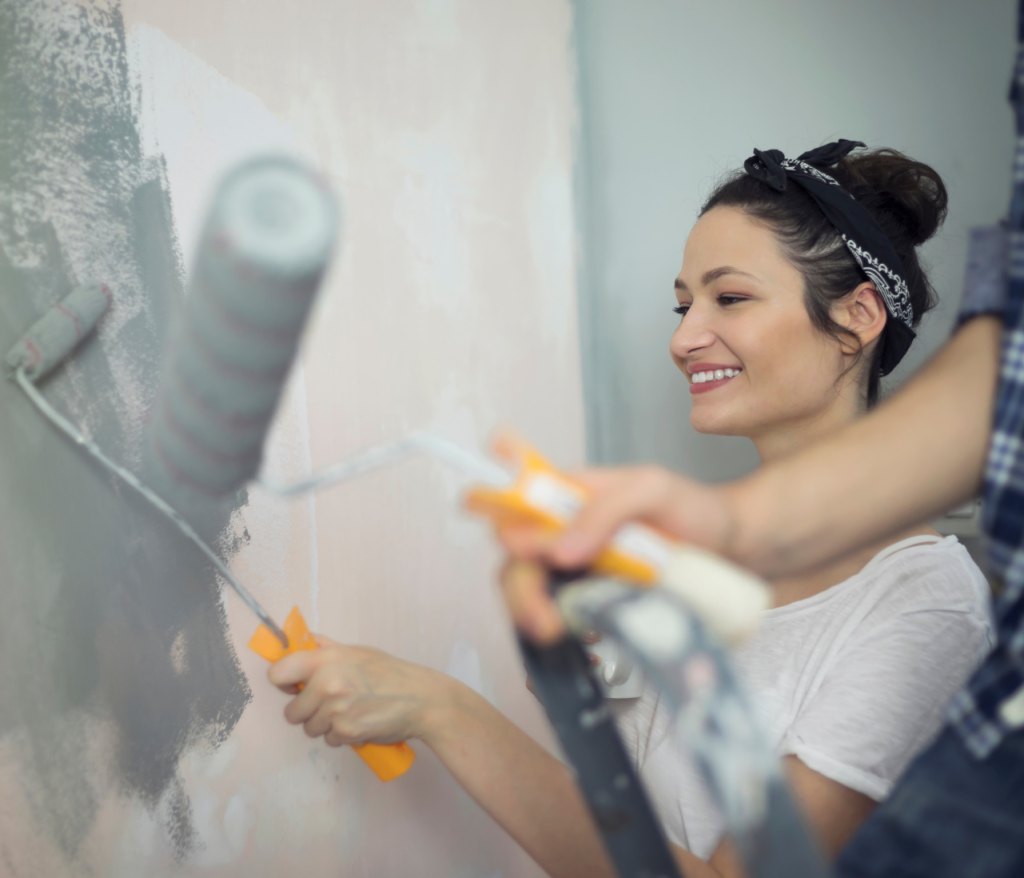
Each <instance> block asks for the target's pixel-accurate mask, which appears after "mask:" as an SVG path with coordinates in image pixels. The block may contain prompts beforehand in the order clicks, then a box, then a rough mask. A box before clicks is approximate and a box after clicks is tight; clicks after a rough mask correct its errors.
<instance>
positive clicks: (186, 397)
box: [4, 157, 415, 780]
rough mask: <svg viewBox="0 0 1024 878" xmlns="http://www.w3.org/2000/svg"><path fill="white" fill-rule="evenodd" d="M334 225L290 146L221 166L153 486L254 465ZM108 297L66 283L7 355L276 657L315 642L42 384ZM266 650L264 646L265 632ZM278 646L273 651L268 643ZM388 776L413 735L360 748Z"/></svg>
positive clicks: (409, 755) (317, 186)
mask: <svg viewBox="0 0 1024 878" xmlns="http://www.w3.org/2000/svg"><path fill="white" fill-rule="evenodd" d="M337 229H338V210H337V205H336V203H335V201H334V199H333V197H332V196H331V193H330V191H329V189H328V187H327V185H326V184H325V182H324V181H323V179H322V178H320V177H319V176H318V175H316V174H313V173H311V172H310V171H309V170H308V169H307V168H305V167H304V166H303V165H301V164H299V163H298V162H295V161H294V160H292V159H289V158H285V157H261V158H256V159H253V160H250V161H248V162H245V163H244V164H242V165H240V166H239V167H237V168H236V169H235V170H233V171H232V172H231V173H229V174H228V176H227V177H226V178H225V180H224V182H223V183H222V184H221V186H220V188H219V189H218V191H217V194H216V196H215V198H214V200H213V206H212V209H211V211H210V213H209V216H208V218H207V222H206V224H205V226H204V230H203V234H202V238H201V241H200V245H199V255H198V258H197V261H196V266H195V269H194V272H193V283H192V288H191V291H190V295H189V297H188V300H187V303H186V306H185V309H184V312H183V315H182V318H181V320H180V321H179V324H178V327H177V329H176V331H175V333H174V334H173V335H172V339H173V341H172V343H171V345H170V346H169V350H168V353H167V355H166V356H165V367H164V374H163V377H162V380H161V386H160V389H159V392H158V403H157V406H156V413H155V419H154V422H153V426H152V429H151V433H150V439H151V441H152V444H153V447H154V449H155V451H156V457H157V459H158V460H159V462H160V464H161V467H160V470H159V472H158V475H157V480H158V482H162V485H161V487H165V488H167V487H169V486H170V485H171V484H178V483H184V484H186V485H188V486H190V487H191V488H195V489H199V490H202V491H204V492H205V493H209V494H223V493H226V492H228V491H230V490H233V489H234V488H237V487H238V486H240V485H241V484H242V483H244V482H245V481H246V480H247V479H248V478H249V477H251V476H252V475H253V474H254V473H255V472H256V470H257V468H258V466H259V462H260V457H261V452H262V445H263V439H264V436H265V434H266V431H267V429H268V426H269V424H270V420H271V419H272V417H273V414H274V411H275V409H276V407H277V403H278V401H279V398H280V395H281V391H282V389H283V385H284V381H285V379H286V377H287V374H288V370H289V368H290V365H291V362H292V359H293V358H294V355H295V353H296V350H297V347H298V342H299V336H300V334H301V332H302V329H303V327H304V325H305V323H306V320H307V317H308V315H309V310H310V307H311V305H312V302H313V299H314V298H315V295H316V292H317V289H318V287H319V284H320V280H321V278H322V276H323V272H324V270H325V268H326V266H327V263H328V260H329V258H330V255H331V251H332V249H333V245H334V240H335V237H336V235H337ZM110 303H111V293H110V290H109V288H108V287H107V286H105V285H102V284H86V285H84V286H81V287H78V288H77V289H75V290H73V291H72V292H71V293H70V294H69V295H68V296H67V297H66V298H65V299H63V300H62V301H61V302H59V303H58V304H57V305H55V306H54V307H53V308H51V309H50V310H49V311H47V312H46V313H45V314H44V315H43V316H42V317H41V318H40V319H39V320H38V321H37V322H36V323H35V324H33V325H32V327H30V329H29V330H28V332H26V333H25V334H24V335H23V336H22V337H21V338H20V339H19V340H18V341H17V342H16V343H15V345H14V346H13V347H12V348H11V349H10V351H9V352H8V354H7V355H6V357H5V359H4V364H5V366H6V368H7V369H8V370H10V371H11V372H13V374H14V378H15V380H16V381H17V383H18V385H19V386H20V387H21V389H22V390H23V391H24V392H25V394H26V395H27V396H28V398H29V399H30V400H31V401H32V403H33V404H34V405H35V406H36V407H37V408H38V409H39V411H40V412H41V413H42V414H43V415H44V416H45V417H46V418H47V419H48V420H49V421H51V422H52V423H53V424H54V425H55V426H56V427H57V428H58V429H59V430H61V431H62V432H63V433H65V434H66V435H67V436H68V437H69V438H70V439H71V440H72V441H73V442H75V443H76V444H77V445H78V446H80V447H81V448H83V449H84V450H85V451H86V452H87V453H88V454H90V455H91V456H92V457H93V458H95V459H96V460H97V461H98V462H99V463H100V464H101V465H102V466H104V467H105V468H106V469H108V470H109V471H111V472H113V473H115V474H116V475H117V476H118V477H119V478H121V479H123V480H124V481H125V482H126V483H127V484H128V485H129V486H131V487H132V488H134V489H135V490H136V491H137V492H138V493H139V494H140V495H141V496H142V497H144V498H145V499H146V500H147V501H148V502H149V503H150V504H152V505H153V506H154V507H155V508H156V509H157V510H158V511H159V512H161V513H162V514H163V515H165V516H166V517H167V518H168V519H169V520H170V521H172V522H173V523H174V524H175V526H176V527H177V528H178V530H179V531H180V532H181V533H182V534H183V535H184V536H185V537H186V538H187V539H189V540H190V541H191V542H192V543H193V544H194V545H195V546H196V547H197V548H198V549H199V550H200V551H201V552H202V553H203V554H204V555H205V556H206V557H207V558H208V559H209V560H210V561H211V562H212V563H213V564H214V566H215V567H216V569H217V571H218V573H220V575H221V576H222V577H223V578H224V580H225V581H226V582H227V583H228V584H229V585H230V586H231V587H232V588H233V589H234V590H235V592H236V593H237V594H238V595H239V597H240V598H241V599H242V600H243V601H244V602H245V604H246V605H247V606H248V607H249V608H250V609H251V610H252V611H253V612H254V613H255V614H256V616H257V617H258V618H259V619H260V621H261V623H262V624H261V626H260V631H261V632H263V633H265V634H266V635H267V636H269V637H270V639H271V640H272V641H273V643H274V647H273V650H276V652H275V655H277V656H279V655H281V654H284V653H285V652H288V651H294V650H295V649H308V648H315V645H316V644H315V641H314V640H313V638H312V636H311V635H310V634H309V632H308V631H306V630H305V625H304V623H301V616H298V617H297V618H296V613H295V612H293V614H292V616H290V617H289V620H288V623H286V627H289V628H290V630H291V631H292V635H293V636H292V638H291V639H290V638H289V637H288V635H287V634H286V633H285V630H283V629H282V628H281V627H280V626H279V625H278V624H277V623H276V622H275V621H274V620H273V619H272V618H271V616H270V614H269V613H267V611H266V610H265V609H264V608H263V607H262V606H261V605H260V604H259V602H257V601H256V599H255V598H254V597H253V596H252V595H251V594H250V593H249V591H248V590H247V589H246V588H245V587H244V586H243V585H242V584H241V583H240V582H239V581H238V579H237V578H236V577H235V576H234V575H233V574H232V572H231V571H230V570H229V569H228V567H227V565H225V564H224V562H223V561H222V560H221V558H220V557H219V556H218V555H217V554H216V553H215V552H214V551H213V550H212V549H211V548H210V546H209V545H208V544H207V543H206V542H205V541H204V540H203V539H202V538H201V537H200V536H199V534H198V533H196V531H195V530H194V529H193V528H192V526H191V525H190V524H189V523H188V521H187V520H186V519H185V518H184V517H183V516H182V515H181V514H180V513H179V512H178V511H177V510H176V509H175V508H174V507H173V506H171V504H170V503H168V502H167V501H166V500H165V499H164V497H163V496H161V494H159V493H157V492H156V491H154V490H153V489H152V488H151V487H149V486H147V485H145V484H143V483H142V482H141V481H140V480H139V479H138V478H137V477H136V475H135V474H134V473H132V472H130V471H129V470H127V469H125V468H124V467H122V466H120V465H119V464H117V463H115V462H114V461H113V460H111V459H110V458H109V457H107V456H106V455H105V454H104V453H103V451H102V449H100V448H99V447H98V446H97V445H96V443H94V442H92V441H91V440H89V439H88V438H86V437H85V436H84V435H83V434H82V432H81V431H80V430H79V429H78V428H77V427H76V426H75V425H74V424H73V423H71V422H70V421H69V420H68V419H67V418H65V417H64V416H63V415H61V414H60V413H59V412H58V411H57V410H56V409H55V408H54V407H53V406H52V405H51V404H50V403H49V401H48V400H47V399H46V397H45V396H44V395H43V394H42V393H41V392H40V390H39V389H38V388H37V387H36V383H37V382H39V381H40V380H42V379H43V378H45V377H46V376H47V375H48V374H49V373H50V372H51V371H52V370H53V369H54V368H56V366H57V365H59V364H60V363H61V362H63V360H64V359H65V358H66V357H67V356H69V355H70V354H71V352H72V351H73V350H74V348H75V347H76V346H77V345H78V344H79V343H81V341H82V340H83V339H84V338H85V337H86V336H87V335H88V334H89V333H90V332H91V331H92V330H93V328H94V327H95V326H96V324H97V323H98V322H99V320H100V318H101V317H102V316H103V314H104V313H105V311H106V310H107V308H108V307H109V306H110ZM263 647H264V650H265V651H266V650H270V647H268V646H267V643H266V641H264V642H263ZM273 650H272V651H273ZM355 749H356V751H357V752H358V753H359V755H360V756H361V757H362V758H363V759H364V761H366V762H367V764H368V765H369V766H370V768H372V769H373V770H374V772H375V773H377V775H378V777H380V778H381V779H382V780H390V779H391V778H393V777H397V776H399V775H401V774H403V773H404V772H405V771H406V770H408V768H409V766H411V765H412V761H413V759H415V752H414V751H413V750H412V749H411V748H410V747H408V745H405V744H400V745H395V746H391V747H379V746H376V745H367V746H366V747H363V748H355Z"/></svg>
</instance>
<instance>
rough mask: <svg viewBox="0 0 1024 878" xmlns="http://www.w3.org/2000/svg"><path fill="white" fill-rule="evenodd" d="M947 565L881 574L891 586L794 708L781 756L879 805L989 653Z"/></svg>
mask: <svg viewBox="0 0 1024 878" xmlns="http://www.w3.org/2000/svg"><path fill="white" fill-rule="evenodd" d="M941 560H942V559H940V561H941ZM945 560H946V561H947V563H945V564H943V563H934V564H924V565H922V564H920V563H917V564H915V563H909V564H908V563H898V564H894V565H890V566H889V568H888V569H886V570H885V571H884V572H883V573H882V574H881V575H883V576H886V578H888V579H890V580H891V582H890V585H889V587H888V588H886V589H884V590H883V591H882V597H881V599H880V600H879V601H878V602H877V603H876V604H875V605H874V606H873V607H872V609H871V610H870V611H869V612H868V614H867V615H866V616H865V618H864V619H862V620H861V621H860V623H859V624H858V625H857V626H856V628H855V629H854V630H853V631H852V632H851V633H850V634H849V636H848V637H847V639H846V641H845V643H844V644H843V646H842V647H841V649H840V651H839V652H838V654H837V655H836V657H835V660H834V661H833V662H832V663H831V664H830V666H829V669H828V671H827V673H826V675H825V677H824V679H823V680H822V682H821V685H820V686H818V687H817V688H816V690H815V692H814V694H813V695H812V696H811V697H810V698H809V699H808V701H807V703H806V704H804V705H802V706H801V709H800V710H799V712H798V713H797V716H796V718H795V720H794V721H793V723H792V725H791V726H790V727H789V729H788V730H787V732H786V734H785V735H784V737H783V741H782V746H781V751H780V755H790V754H792V755H794V756H796V757H797V758H798V759H800V761H801V762H803V763H804V764H805V765H807V766H808V767H809V768H811V769H813V770H814V771H817V772H818V773H820V774H823V775H825V776H826V777H829V778H831V779H832V780H835V781H837V782H838V783H841V784H843V785H844V786H847V787H850V788H851V789H854V790H857V791H858V792H861V793H863V794H864V795H866V796H869V797H870V798H872V799H875V800H876V801H881V800H882V799H884V798H885V797H886V796H887V795H888V794H889V792H890V790H891V789H892V785H893V782H894V781H895V780H896V778H898V777H899V776H900V775H901V774H902V773H903V771H904V769H905V768H906V767H907V764H908V763H909V762H910V760H911V759H912V758H913V757H914V756H915V755H916V754H917V753H918V752H920V751H921V750H922V749H923V748H924V747H925V746H926V745H927V744H928V743H929V742H930V741H931V740H932V739H933V738H934V736H935V735H936V734H937V733H938V731H939V728H940V726H941V724H942V710H943V708H944V707H945V705H946V703H947V702H948V701H949V699H950V698H951V697H952V696H953V694H954V693H955V692H956V691H957V690H958V689H959V688H960V687H961V686H962V685H963V683H964V682H965V681H966V680H967V678H968V676H969V675H970V673H971V672H972V671H973V670H974V668H975V667H976V665H977V664H978V662H979V661H980V660H981V658H982V657H983V656H984V654H985V653H986V652H987V650H988V648H989V645H990V636H991V635H990V631H989V628H988V623H987V618H986V615H985V613H984V611H983V610H981V609H980V608H979V607H978V599H977V589H976V586H975V585H974V584H973V583H972V580H971V575H970V573H969V572H968V571H967V570H966V569H965V567H964V564H963V563H961V562H960V561H959V559H956V558H948V557H947V558H946V559H945Z"/></svg>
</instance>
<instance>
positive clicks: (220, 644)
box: [0, 0, 250, 861]
mask: <svg viewBox="0 0 1024 878" xmlns="http://www.w3.org/2000/svg"><path fill="white" fill-rule="evenodd" d="M166 191H167V190H166V186H165V184H164V182H163V179H162V168H161V167H160V164H159V163H158V162H156V163H154V162H152V161H149V162H147V161H144V160H143V158H142V155H141V151H140V145H139V136H138V131H137V129H136V124H135V117H134V114H133V110H132V94H131V90H130V88H129V81H128V72H127V63H126V57H125V40H124V28H123V23H122V20H121V15H120V12H119V10H118V8H117V7H116V6H115V7H114V8H112V9H99V8H96V7H91V6H90V7H82V6H78V5H77V4H75V3H71V2H60V0H28V2H27V0H0V351H6V350H7V348H8V347H9V346H10V345H11V344H13V343H14V341H15V340H16V339H17V338H18V336H19V335H20V334H21V332H23V331H24V330H25V329H26V328H27V327H28V326H29V325H31V323H32V322H33V321H34V320H35V319H36V318H37V317H38V316H39V315H40V314H42V313H43V312H44V311H45V310H46V309H47V308H48V307H49V306H51V305H52V304H53V303H55V302H56V301H57V300H59V299H60V298H61V297H63V296H64V295H66V294H67V293H68V292H69V291H70V289H71V288H72V287H73V286H74V285H75V284H76V283H79V282H82V281H84V280H90V279H93V278H96V279H102V280H103V281H105V282H106V283H108V284H109V285H110V286H111V288H112V290H113V296H114V298H113V305H112V308H111V310H110V312H109V313H108V315H107V316H106V317H105V318H104V320H103V321H102V322H101V324H100V327H99V333H98V335H97V336H96V337H94V338H92V339H91V340H90V341H88V342H87V343H86V344H85V345H83V346H82V347H81V348H79V350H78V351H77V353H76V354H75V356H74V358H73V360H71V361H70V362H69V363H68V364H67V365H66V366H65V367H63V368H60V369H58V370H57V371H56V372H55V373H54V375H53V376H52V377H51V378H49V379H48V380H47V381H46V382H44V383H43V385H42V386H43V389H44V391H45V392H46V394H47V395H48V397H49V398H50V399H51V400H53V401H55V403H56V404H57V405H58V406H59V407H60V408H62V409H63V410H64V411H65V412H67V413H68V414H70V416H71V417H72V419H73V420H75V421H76V422H77V423H79V424H80V425H81V426H82V427H83V428H84V429H85V430H86V431H87V432H89V433H90V434H91V435H92V437H93V438H94V439H95V440H96V441H97V442H98V443H99V444H100V445H101V447H103V448H104V449H105V450H106V451H107V452H108V453H109V454H110V455H111V456H113V457H114V458H115V459H118V460H120V461H122V462H124V463H125V464H127V465H128V466H130V467H133V468H138V469H141V470H142V471H143V472H144V473H145V472H147V471H148V470H149V464H148V462H147V461H146V460H145V451H144V443H143V441H142V433H143V426H144V424H145V422H146V419H147V415H148V411H149V406H150V404H151V402H152V397H153V393H154V391H155V388H156V385H157V377H158V363H159V352H160V346H161V342H162V338H163V334H164V331H165V329H166V327H167V325H168V323H169V321H170V320H171V319H172V316H173V312H174V310H175V307H176V304H177V303H178V302H179V300H180V299H181V298H182V271H181V266H180V259H179V258H178V252H179V251H178V247H177V242H176V240H175V235H174V228H173V224H172V213H171V205H170V203H169V199H168V197H167V194H166ZM244 503H245V496H244V494H238V495H235V496H232V497H231V498H230V499H229V500H228V501H225V502H222V503H218V504H213V503H209V504H204V505H200V504H198V503H197V504H196V505H193V506H191V507H190V508H189V509H188V510H187V512H188V514H189V517H190V518H191V519H192V521H193V523H194V524H195V525H196V527H197V529H198V530H199V531H200V533H201V534H202V535H203V536H204V537H206V538H208V539H213V540H216V539H217V537H218V535H219V534H221V533H222V532H223V531H224V529H225V527H226V525H227V523H228V518H229V516H230V514H231V512H232V511H233V510H234V509H236V508H238V507H239V506H241V505H243V504H244ZM0 521H2V522H3V525H2V527H0V582H2V587H0V705H2V707H0V735H3V744H4V745H5V747H13V748H14V751H15V753H16V757H17V760H18V763H19V765H20V768H21V774H22V776H23V778H24V781H25V782H24V785H23V790H22V792H23V794H24V795H25V796H26V798H27V800H28V801H29V803H30V806H31V809H32V812H33V816H34V817H35V819H36V821H37V823H38V825H39V827H40V828H41V830H42V831H43V832H45V833H46V834H47V835H48V836H49V838H50V839H51V841H52V842H53V843H55V844H56V845H57V846H58V847H59V849H60V850H61V851H62V852H63V855H64V856H65V857H66V858H67V859H68V860H69V861H74V859H75V857H76V854H77V852H78V850H79V846H80V844H81V843H82V841H83V839H84V838H85V837H86V835H87V834H88V832H89V830H90V828H91V826H92V824H93V821H94V818H95V815H96V813H97V809H98V807H99V806H100V804H101V802H102V800H103V798H104V797H105V796H106V795H111V794H121V795H127V796H131V797H137V798H139V799H141V800H142V801H143V802H144V803H146V804H147V805H148V806H150V807H151V808H153V809H159V812H160V814H161V815H162V817H163V819H164V821H165V823H166V825H167V830H168V837H169V840H170V841H171V843H172V845H173V847H174V849H175V850H176V851H177V853H178V854H179V855H183V854H184V853H185V852H187V851H188V850H189V849H190V846H191V844H192V841H193V835H192V828H191V822H190V806H189V802H188V800H187V797H186V796H185V794H184V792H183V787H182V785H181V783H180V780H179V775H178V761H179V758H180V757H181V755H182V754H183V753H184V752H185V751H186V750H187V749H189V748H191V747H194V746H197V745H200V744H207V745H210V746H216V745H217V744H218V743H219V742H221V741H223V740H224V739H225V737H226V736H227V735H228V734H229V732H230V731H231V729H232V728H233V727H234V725H235V723H236V722H237V721H238V718H239V716H240V715H241V713H242V710H243V709H244V707H245V705H246V703H247V702H248V700H249V698H250V692H249V688H248V685H247V683H246V680H245V677H244V675H243V674H242V672H241V669H240V667H239V664H238V660H237V656H236V655H235V654H234V651H233V649H232V646H231V644H230V641H229V639H228V637H227V627H226V620H225V616H224V612H223V608H222V606H221V603H220V597H219V591H218V587H217V584H216V581H215V579H214V576H213V573H212V571H211V570H210V569H209V566H208V565H207V564H204V563H203V560H202V559H201V558H200V557H199V556H198V553H197V552H195V551H194V550H193V548H192V547H191V546H189V545H187V544H185V543H184V542H183V541H182V540H181V539H180V538H179V536H178V535H177V534H176V532H175V531H174V529H173V527H172V526H171V525H170V524H169V523H167V522H166V521H164V520H163V519H161V518H160V516H159V515H157V514H156V513H155V512H154V511H153V510H152V509H150V508H149V507H148V506H147V505H146V504H145V502H144V501H142V500H141V499H140V498H138V497H136V496H135V495H134V493H133V492H131V491H129V490H126V489H125V488H124V487H123V486H121V485H119V484H118V483H117V482H116V481H115V480H113V479H112V478H111V477H109V476H108V475H107V474H106V473H105V472H103V471H102V470H101V469H99V468H98V466H97V465H95V464H94V463H93V462H92V461H90V460H89V459H87V458H86V457H85V456H84V455H82V454H80V453H79V452H78V450H77V449H75V448H73V447H71V445H70V444H69V443H68V442H66V441H65V440H64V439H63V438H62V437H61V436H60V435H58V434H57V433H56V432H55V431H54V430H52V429H51V428H50V426H49V425H48V424H47V423H46V422H44V421H43V419H42V418H41V417H40V416H39V415H38V413H37V412H36V411H35V410H34V409H32V408H31V406H30V404H29V403H28V401H27V400H26V399H24V398H23V397H22V396H21V395H20V393H19V391H18V390H17V388H16V387H15V386H14V385H13V384H11V383H10V382H2V383H0ZM222 548H226V549H228V550H230V549H232V548H235V547H234V546H232V545H231V544H230V543H228V544H227V545H222ZM176 641H177V642H178V644H179V645H180V644H182V643H183V644H184V655H183V661H182V660H181V659H182V656H180V655H179V656H176V657H175V658H173V659H172V645H173V644H175V642H176ZM176 665H177V667H176ZM94 720H95V721H96V722H93V721H94ZM101 726H102V727H103V728H113V730H114V732H115V737H116V741H115V746H114V748H113V751H112V752H113V757H112V764H110V765H101V764H97V763H96V761H95V760H96V749H95V748H94V747H93V744H94V740H93V737H92V736H93V735H94V734H96V730H97V729H99V728H100V727H101ZM111 779H112V781H111ZM111 783H112V786H111ZM8 841H10V840H8ZM5 856H7V854H5Z"/></svg>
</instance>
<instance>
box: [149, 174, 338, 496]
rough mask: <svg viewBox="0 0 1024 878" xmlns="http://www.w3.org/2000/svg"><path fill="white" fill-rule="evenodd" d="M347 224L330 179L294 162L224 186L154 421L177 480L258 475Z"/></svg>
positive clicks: (164, 460)
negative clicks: (302, 338)
mask: <svg viewBox="0 0 1024 878" xmlns="http://www.w3.org/2000/svg"><path fill="white" fill-rule="evenodd" d="M338 225H339V216H338V208H337V204H336V202H335V199H334V198H333V197H332V195H331V193H330V190H329V189H328V187H327V185H326V183H325V182H324V180H323V179H321V178H320V177H319V176H318V175H316V174H313V173H311V172H309V171H308V170H307V169H306V168H304V167H303V166H302V165H300V164H298V163H297V162H295V161H294V160H292V159H289V158H284V157H262V158H257V159H254V160H251V161H248V162H246V163H244V164H243V165H241V166H240V167H238V168H236V169H235V170H234V171H232V172H231V173H229V174H228V176H227V177H226V178H225V180H224V182H223V183H222V184H221V186H220V189H219V190H218V192H217V195H216V197H215V198H214V200H213V204H212V206H211V209H210V213H209V215H208V217H207V221H206V224H205V226H204V229H203V233H202V237H201V239H200V242H199V248H198V253H197V256H196V261H195V267H194V270H193V274H192V279H191V289H190V291H189V296H188V300H187V302H186V305H185V308H184V312H183V314H182V319H181V320H180V321H179V323H178V326H177V331H176V332H175V333H174V334H173V336H172V341H171V343H170V345H169V346H168V350H167V354H166V356H165V358H164V368H163V372H162V376H161V384H160V389H159V393H158V396H157V403H156V407H155V411H154V417H153V421H152V428H151V438H152V443H153V446H154V448H155V451H156V458H157V459H158V461H159V462H160V464H161V466H162V470H163V475H164V477H166V479H167V480H169V481H170V482H174V483H179V484H184V485H187V486H188V487H189V488H191V489H196V490H199V491H201V492H204V493H208V494H214V495H220V494H225V493H227V492H229V491H232V490H235V489H236V488H238V487H240V486H241V485H242V484H243V483H245V482H246V481H247V480H248V479H250V478H251V477H252V476H253V475H255V473H256V471H257V470H258V469H259V465H260V458H261V456H262V448H263V442H264V438H265V436H266V433H267V430H268V428H269V426H270V422H271V419H272V418H273V416H274V412H275V410H276V409H277V404H278V401H279V400H280V397H281V393H282V390H283V389H284V383H285V380H286V379H287V377H288V372H289V370H290V368H291V364H292V362H293V360H294V359H295V355H296V353H297V351H298V345H299V340H300V336H301V334H302V330H303V328H304V326H305V324H306V321H307V318H308V316H309V311H310V308H311V306H312V304H313V300H314V299H315V297H316V293H317V290H318V289H319V286H320V281H321V279H322V277H323V273H324V271H325V269H326V267H327V264H328V262H329V261H330V257H331V253H332V250H333V248H334V242H335V239H336V237H337V233H338Z"/></svg>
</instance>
